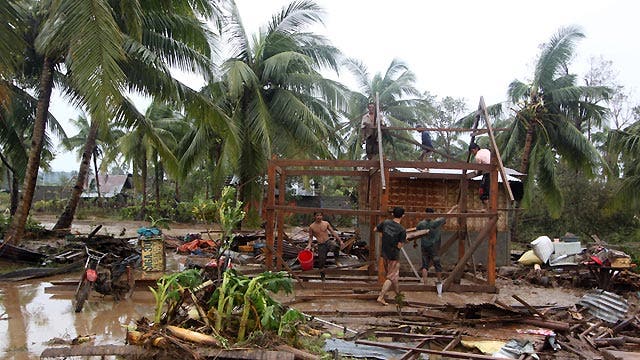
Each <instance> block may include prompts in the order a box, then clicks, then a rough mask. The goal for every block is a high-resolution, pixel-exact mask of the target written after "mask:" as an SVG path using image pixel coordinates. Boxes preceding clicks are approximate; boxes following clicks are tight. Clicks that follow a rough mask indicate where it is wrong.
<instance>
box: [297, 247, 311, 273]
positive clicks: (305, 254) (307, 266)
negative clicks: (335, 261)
mask: <svg viewBox="0 0 640 360" xmlns="http://www.w3.org/2000/svg"><path fill="white" fill-rule="evenodd" d="M298 261H300V267H301V268H302V270H311V269H313V252H311V250H302V251H300V252H299V253H298Z"/></svg>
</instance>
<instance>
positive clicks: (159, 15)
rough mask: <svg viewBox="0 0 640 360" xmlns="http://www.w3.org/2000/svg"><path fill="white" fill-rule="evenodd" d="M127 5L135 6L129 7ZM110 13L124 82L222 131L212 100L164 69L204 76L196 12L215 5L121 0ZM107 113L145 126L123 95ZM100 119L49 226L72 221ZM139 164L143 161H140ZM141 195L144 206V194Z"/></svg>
mask: <svg viewBox="0 0 640 360" xmlns="http://www.w3.org/2000/svg"><path fill="white" fill-rule="evenodd" d="M131 5H135V6H132V7H131V8H129V6H131ZM113 13H114V16H115V18H116V19H117V21H118V24H119V26H120V27H121V30H122V32H123V34H124V35H123V36H124V46H123V50H124V51H125V53H126V56H127V61H126V62H123V63H122V64H120V65H121V67H122V70H123V72H124V73H125V75H126V79H125V85H126V86H127V87H128V88H129V90H131V91H135V92H139V93H142V94H144V95H147V96H152V97H156V98H159V99H163V100H165V101H170V102H172V103H173V104H176V106H181V107H185V111H187V112H195V113H196V114H197V115H199V116H201V117H202V118H203V121H206V122H209V123H211V124H212V126H214V127H217V128H218V129H221V130H220V131H221V132H225V125H224V120H225V117H224V115H223V114H222V113H221V112H220V111H218V110H217V109H216V107H215V105H213V104H212V103H210V102H208V101H207V100H206V99H204V98H202V97H201V96H199V94H197V93H196V92H194V91H193V90H191V89H189V88H188V87H187V86H185V85H184V84H182V83H180V82H179V81H177V80H176V79H175V78H173V76H172V75H171V73H170V67H175V68H180V69H182V70H185V71H188V70H190V69H195V70H197V71H198V72H199V73H200V74H201V75H203V76H204V77H205V78H208V77H209V76H210V70H211V60H210V58H211V47H210V43H209V41H210V40H211V39H212V35H211V33H210V32H209V31H208V30H207V28H206V25H205V23H203V22H202V21H201V20H200V17H202V18H204V19H211V20H215V19H217V18H218V16H219V10H218V9H217V7H216V6H215V4H213V3H211V2H208V1H188V0H181V1H172V2H160V3H157V2H152V3H149V2H141V3H139V4H137V5H136V3H131V2H123V3H122V4H120V6H114V8H113ZM113 113H114V114H115V116H114V119H113V120H114V121H116V122H119V123H120V124H122V126H124V127H141V128H144V127H145V126H146V123H145V117H144V116H142V115H141V114H139V112H138V111H137V110H136V109H135V107H134V106H133V105H132V104H131V103H130V102H129V101H128V100H125V99H124V98H120V103H118V104H117V106H116V108H115V109H114V112H113ZM105 124H106V122H101V121H92V122H91V126H90V128H89V131H88V133H87V136H86V140H87V142H86V144H85V148H84V153H83V156H82V159H83V160H82V162H81V164H80V171H79V173H78V183H77V184H76V186H75V187H74V190H73V192H72V196H71V198H70V200H69V204H68V206H67V208H66V209H65V211H64V212H63V214H61V216H60V218H59V220H58V222H57V223H56V225H55V227H54V228H60V229H64V228H68V227H69V226H70V225H71V222H72V221H73V217H74V214H75V209H76V207H77V204H78V201H79V196H80V193H81V192H82V185H83V183H84V181H86V174H87V166H88V162H89V159H90V158H91V151H92V150H91V149H95V148H96V147H95V139H96V136H97V135H96V133H97V131H98V128H99V127H100V126H105ZM161 148H162V147H161ZM163 151H165V149H164V148H163ZM164 156H165V158H172V155H168V154H166V153H165V154H164ZM85 160H86V161H85ZM94 160H95V158H94ZM144 164H145V165H146V161H145V162H144ZM167 164H168V165H169V166H170V167H169V169H168V170H169V171H171V172H172V173H173V174H174V176H175V177H176V178H179V177H180V175H179V174H178V173H177V172H178V168H177V164H176V162H175V161H169V162H168V163H167ZM145 169H146V167H145ZM145 184H146V183H145ZM145 195H146V192H145ZM144 200H145V205H146V197H144ZM143 208H144V207H143Z"/></svg>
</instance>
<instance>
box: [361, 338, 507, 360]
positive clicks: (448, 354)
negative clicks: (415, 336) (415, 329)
mask: <svg viewBox="0 0 640 360" xmlns="http://www.w3.org/2000/svg"><path fill="white" fill-rule="evenodd" d="M356 344H362V345H370V346H377V347H381V348H385V349H397V350H414V351H416V352H418V353H425V354H434V355H442V356H443V357H452V358H456V359H481V360H504V358H498V357H493V356H488V355H481V354H473V353H463V352H458V351H439V350H431V349H422V348H414V347H411V346H402V345H394V344H387V343H380V342H374V341H368V340H356Z"/></svg>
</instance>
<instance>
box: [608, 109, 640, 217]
mask: <svg viewBox="0 0 640 360" xmlns="http://www.w3.org/2000/svg"><path fill="white" fill-rule="evenodd" d="M607 144H608V149H609V151H610V154H615V155H616V156H615V157H616V158H618V159H620V161H619V162H620V163H621V164H622V177H621V178H620V186H619V187H618V191H617V192H616V194H615V196H614V199H613V205H614V207H616V208H622V209H629V210H632V211H635V212H637V211H639V210H640V195H639V194H638V189H639V188H640V164H639V163H638V159H640V121H638V120H636V122H635V123H633V124H632V125H630V126H628V127H627V128H625V129H622V130H612V131H610V132H609V136H608V139H607ZM612 156H613V155H612Z"/></svg>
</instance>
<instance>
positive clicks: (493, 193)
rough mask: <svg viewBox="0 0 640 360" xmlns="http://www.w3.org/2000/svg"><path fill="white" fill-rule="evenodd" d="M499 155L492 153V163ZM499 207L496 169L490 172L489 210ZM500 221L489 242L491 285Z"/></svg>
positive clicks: (493, 280) (495, 226) (494, 278)
mask: <svg viewBox="0 0 640 360" xmlns="http://www.w3.org/2000/svg"><path fill="white" fill-rule="evenodd" d="M496 158H497V156H496V155H495V154H492V155H491V163H494V161H495V159H496ZM496 208H498V174H496V172H495V171H491V173H489V212H496ZM497 226H498V221H497V217H496V222H495V223H494V224H493V225H492V226H491V229H490V230H489V243H488V244H487V282H488V283H489V285H495V284H496V253H497V251H496V246H497V243H498V230H497Z"/></svg>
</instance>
